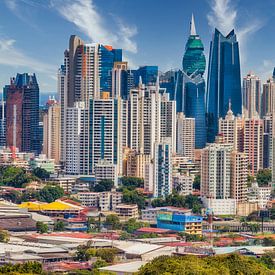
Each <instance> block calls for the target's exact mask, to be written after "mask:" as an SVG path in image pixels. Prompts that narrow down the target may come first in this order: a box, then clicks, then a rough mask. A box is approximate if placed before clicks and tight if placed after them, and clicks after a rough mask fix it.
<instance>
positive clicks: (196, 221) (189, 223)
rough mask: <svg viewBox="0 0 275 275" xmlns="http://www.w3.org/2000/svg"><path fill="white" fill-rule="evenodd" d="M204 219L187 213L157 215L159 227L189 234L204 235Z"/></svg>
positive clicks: (160, 213)
mask: <svg viewBox="0 0 275 275" xmlns="http://www.w3.org/2000/svg"><path fill="white" fill-rule="evenodd" d="M202 221H203V219H202V217H201V216H195V215H191V214H186V213H177V212H171V211H160V212H158V214H157V227H158V228H164V229H170V230H174V231H182V232H186V233H188V234H196V235H201V234H202Z"/></svg>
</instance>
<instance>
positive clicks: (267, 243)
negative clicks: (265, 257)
mask: <svg viewBox="0 0 275 275" xmlns="http://www.w3.org/2000/svg"><path fill="white" fill-rule="evenodd" d="M263 246H274V247H275V240H274V239H272V238H268V237H265V238H264V239H263Z"/></svg>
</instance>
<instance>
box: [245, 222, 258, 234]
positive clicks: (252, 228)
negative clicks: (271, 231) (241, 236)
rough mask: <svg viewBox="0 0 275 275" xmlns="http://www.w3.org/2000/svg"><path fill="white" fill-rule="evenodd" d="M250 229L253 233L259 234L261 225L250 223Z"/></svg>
mask: <svg viewBox="0 0 275 275" xmlns="http://www.w3.org/2000/svg"><path fill="white" fill-rule="evenodd" d="M248 228H249V230H250V231H251V232H252V233H257V232H259V231H260V224H259V223H249V224H248Z"/></svg>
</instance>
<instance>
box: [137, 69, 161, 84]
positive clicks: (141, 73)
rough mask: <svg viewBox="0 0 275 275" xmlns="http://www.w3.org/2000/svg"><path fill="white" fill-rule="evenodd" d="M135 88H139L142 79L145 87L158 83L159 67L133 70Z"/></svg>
mask: <svg viewBox="0 0 275 275" xmlns="http://www.w3.org/2000/svg"><path fill="white" fill-rule="evenodd" d="M133 74H134V83H135V87H137V86H138V84H139V80H140V77H141V79H142V83H143V84H145V85H153V84H155V83H156V81H157V77H158V66H141V67H139V68H138V69H137V70H133Z"/></svg>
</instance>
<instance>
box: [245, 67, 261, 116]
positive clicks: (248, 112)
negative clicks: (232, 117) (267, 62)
mask: <svg viewBox="0 0 275 275" xmlns="http://www.w3.org/2000/svg"><path fill="white" fill-rule="evenodd" d="M243 113H244V116H245V117H246V118H259V117H260V115H261V80H260V78H259V77H258V76H256V75H254V74H253V73H252V72H250V73H248V74H247V76H245V77H244V78H243Z"/></svg>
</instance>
